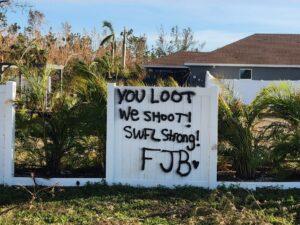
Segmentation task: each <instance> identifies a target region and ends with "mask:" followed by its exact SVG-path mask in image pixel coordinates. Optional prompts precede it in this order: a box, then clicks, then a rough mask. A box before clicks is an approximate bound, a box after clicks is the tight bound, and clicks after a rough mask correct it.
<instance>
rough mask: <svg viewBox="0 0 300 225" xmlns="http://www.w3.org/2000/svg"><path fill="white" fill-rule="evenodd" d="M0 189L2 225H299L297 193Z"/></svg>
mask: <svg viewBox="0 0 300 225" xmlns="http://www.w3.org/2000/svg"><path fill="white" fill-rule="evenodd" d="M53 194H54V193H49V192H47V193H46V192H43V193H42V194H41V195H40V198H39V199H37V200H35V201H34V202H33V203H32V204H31V203H30V200H31V197H32V196H31V195H30V194H28V192H26V190H24V189H18V188H16V187H3V186H1V187H0V212H4V211H7V212H5V213H2V215H1V216H0V224H9V225H11V224H30V225H31V224H206V225H207V224H300V190H277V189H259V190H257V191H255V192H250V191H247V190H242V189H222V188H221V189H218V190H213V191H210V190H206V189H201V188H192V187H180V188H176V189H166V188H163V187H158V188H132V187H127V186H113V187H108V186H106V185H104V184H99V185H88V186H85V187H77V188H63V189H59V190H56V192H55V194H54V195H53ZM14 207H15V208H14Z"/></svg>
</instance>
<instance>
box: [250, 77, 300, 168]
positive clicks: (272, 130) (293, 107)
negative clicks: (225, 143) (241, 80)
mask: <svg viewBox="0 0 300 225" xmlns="http://www.w3.org/2000/svg"><path fill="white" fill-rule="evenodd" d="M254 104H255V105H256V108H262V109H264V111H263V114H261V117H264V118H268V119H269V121H270V123H269V124H268V125H267V126H266V129H267V130H268V134H269V142H270V144H271V150H272V155H271V158H272V160H273V162H274V163H276V164H278V165H280V163H283V162H285V161H286V160H291V159H292V160H296V161H297V160H298V161H299V157H300V91H296V90H295V88H294V87H293V86H292V85H290V84H288V83H287V82H282V83H280V84H279V85H274V84H273V85H270V86H268V87H266V88H264V89H263V90H262V91H261V92H260V93H259V94H258V96H257V98H256V100H255V101H254ZM270 118H271V119H270ZM299 166H300V164H299Z"/></svg>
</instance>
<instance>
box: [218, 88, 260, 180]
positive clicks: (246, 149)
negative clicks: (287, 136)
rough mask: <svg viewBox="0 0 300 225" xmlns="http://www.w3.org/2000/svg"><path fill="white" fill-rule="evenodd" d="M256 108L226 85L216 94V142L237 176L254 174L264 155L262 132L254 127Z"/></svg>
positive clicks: (244, 176) (252, 176)
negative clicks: (235, 95)
mask: <svg viewBox="0 0 300 225" xmlns="http://www.w3.org/2000/svg"><path fill="white" fill-rule="evenodd" d="M258 112H259V110H258V109H257V108H256V107H255V106H254V105H253V104H250V105H244V104H243V103H242V102H241V100H239V99H237V98H235V97H234V96H233V94H232V92H231V91H230V90H228V89H227V90H226V89H225V90H223V93H222V95H220V97H219V120H218V121H219V128H218V129H219V146H220V150H223V151H224V153H228V155H229V156H230V157H231V158H232V166H233V168H234V169H235V171H236V173H237V177H239V178H247V179H249V178H250V179H253V178H255V174H256V169H257V168H258V167H259V166H260V164H261V163H262V160H263V159H264V155H263V153H264V151H263V148H264V146H263V145H262V143H263V140H264V139H263V135H264V134H263V132H260V131H258V130H257V129H256V125H257V123H258ZM221 147H224V149H221Z"/></svg>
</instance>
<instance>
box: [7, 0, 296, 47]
mask: <svg viewBox="0 0 300 225" xmlns="http://www.w3.org/2000/svg"><path fill="white" fill-rule="evenodd" d="M27 2H28V3H29V4H30V5H32V6H33V9H36V10H39V11H41V12H43V13H44V14H45V16H46V21H45V24H44V25H43V31H44V32H47V31H48V30H49V28H50V27H52V28H53V30H54V31H55V32H60V31H61V30H62V29H61V27H62V26H61V23H62V22H65V21H68V22H69V23H70V24H71V25H72V30H73V31H75V32H82V31H83V30H84V29H85V30H87V31H91V30H93V28H96V29H97V30H98V31H99V32H101V31H102V29H101V24H102V21H103V20H109V21H111V22H112V24H113V26H114V28H115V30H116V31H117V32H119V31H121V29H122V27H124V26H126V27H127V28H132V29H133V30H134V33H135V34H136V35H139V34H140V35H143V34H146V36H147V37H148V41H149V42H150V44H153V43H154V41H155V39H156V37H157V34H158V30H159V27H160V25H163V27H164V28H165V30H166V31H168V30H170V28H171V27H172V26H174V25H178V26H179V27H180V28H185V27H191V28H192V30H193V31H194V33H195V39H196V40H198V41H199V43H201V42H204V41H205V42H206V45H205V47H204V49H203V50H204V51H210V50H213V49H216V48H218V47H222V46H223V45H226V44H228V43H231V42H233V41H236V40H238V39H240V38H243V37H245V36H248V35H251V34H253V33H300V1H299V0H251V1H246V0H239V1H238V0H219V1H217V0H207V1H203V0H177V1H176V0H148V1H146V0H39V1H38V0H28V1H27ZM9 21H10V22H15V21H16V22H18V23H20V24H21V25H23V26H24V25H26V23H27V13H26V12H21V11H20V12H19V11H17V12H15V13H12V12H11V13H9Z"/></svg>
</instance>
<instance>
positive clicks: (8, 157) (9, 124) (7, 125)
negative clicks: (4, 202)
mask: <svg viewBox="0 0 300 225" xmlns="http://www.w3.org/2000/svg"><path fill="white" fill-rule="evenodd" d="M15 99H16V83H15V82H11V81H10V82H7V84H6V87H5V99H4V151H3V152H2V153H3V160H4V161H3V164H4V166H3V169H4V170H3V176H4V180H3V181H4V184H6V185H11V183H12V178H13V176H14V146H15V108H14V103H13V101H14V100H15Z"/></svg>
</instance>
